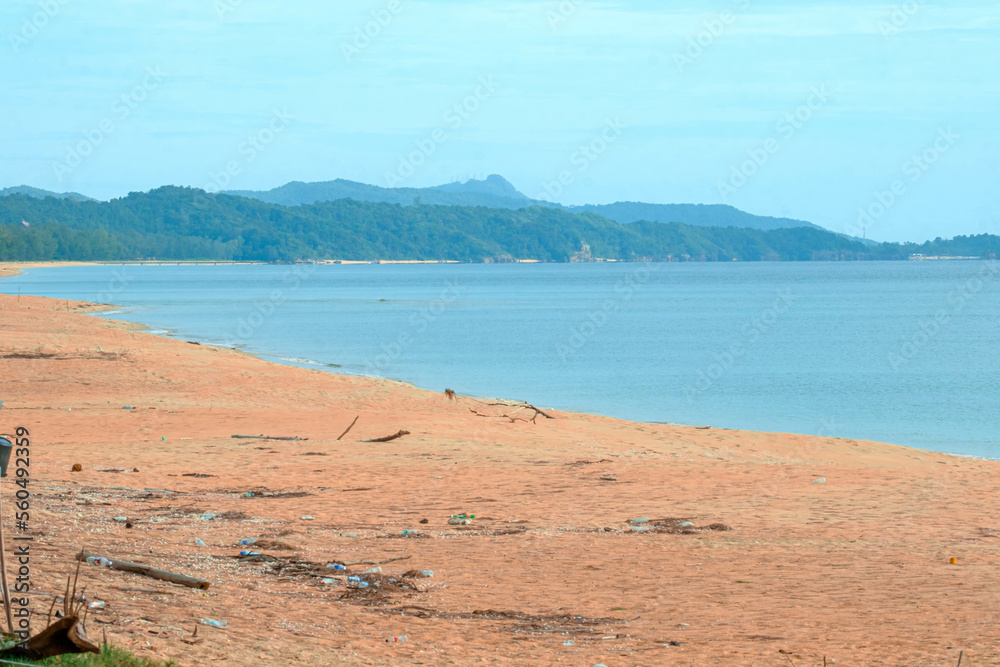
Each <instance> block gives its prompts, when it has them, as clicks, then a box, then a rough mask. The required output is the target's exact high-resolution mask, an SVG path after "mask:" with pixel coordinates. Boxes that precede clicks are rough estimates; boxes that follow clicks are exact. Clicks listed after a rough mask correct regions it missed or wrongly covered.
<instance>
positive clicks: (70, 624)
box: [0, 563, 101, 660]
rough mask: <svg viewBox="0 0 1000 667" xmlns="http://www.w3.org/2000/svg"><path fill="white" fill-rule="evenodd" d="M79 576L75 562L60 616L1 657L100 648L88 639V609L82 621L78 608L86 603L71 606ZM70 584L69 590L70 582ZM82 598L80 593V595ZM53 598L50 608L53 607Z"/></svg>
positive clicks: (38, 657)
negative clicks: (74, 571)
mask: <svg viewBox="0 0 1000 667" xmlns="http://www.w3.org/2000/svg"><path fill="white" fill-rule="evenodd" d="M79 579H80V564H79V563H77V566H76V574H75V575H73V576H71V577H66V593H65V594H64V595H63V617H62V618H60V619H58V620H57V621H56V622H55V623H52V624H51V625H49V626H48V627H46V628H45V629H44V630H42V631H41V632H39V633H38V634H37V635H35V636H34V637H31V638H30V639H27V640H25V641H23V642H20V643H18V644H14V645H13V646H11V647H9V648H6V649H4V650H3V651H0V658H27V659H28V660H44V659H45V658H52V657H55V656H57V655H64V654H66V653H98V654H99V653H100V652H101V649H100V648H99V647H98V646H97V645H96V644H94V643H93V642H91V641H90V640H89V639H87V632H86V630H85V629H84V623H85V621H86V616H87V612H86V611H84V618H83V620H81V619H80V611H81V610H86V604H87V603H86V602H83V601H81V602H79V603H78V604H76V605H74V604H73V600H75V599H76V584H77V582H78V581H79ZM71 583H72V590H71V589H70V584H71ZM81 597H82V596H81ZM55 602H56V601H55V599H54V598H53V600H52V609H54V608H55ZM52 609H49V620H50V621H51V620H52Z"/></svg>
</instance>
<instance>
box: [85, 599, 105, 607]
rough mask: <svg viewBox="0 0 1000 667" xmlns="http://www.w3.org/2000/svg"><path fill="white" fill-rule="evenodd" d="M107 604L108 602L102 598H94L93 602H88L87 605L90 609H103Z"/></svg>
mask: <svg viewBox="0 0 1000 667" xmlns="http://www.w3.org/2000/svg"><path fill="white" fill-rule="evenodd" d="M107 606H108V603H107V602H105V601H104V600H94V601H93V602H88V603H87V607H88V608H90V609H104V608H105V607H107Z"/></svg>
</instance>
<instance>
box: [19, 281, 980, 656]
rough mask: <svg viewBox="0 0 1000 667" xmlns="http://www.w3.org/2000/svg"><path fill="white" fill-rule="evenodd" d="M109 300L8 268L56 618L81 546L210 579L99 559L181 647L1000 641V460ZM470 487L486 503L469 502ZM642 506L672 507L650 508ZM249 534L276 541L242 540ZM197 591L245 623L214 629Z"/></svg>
mask: <svg viewBox="0 0 1000 667" xmlns="http://www.w3.org/2000/svg"><path fill="white" fill-rule="evenodd" d="M0 270H2V269H0ZM94 309H95V308H94V307H93V306H91V305H88V304H81V303H74V302H65V301H54V300H47V299H40V298H34V297H21V298H20V300H19V301H18V300H17V298H16V297H8V296H0V355H2V358H0V400H4V401H6V407H5V408H4V409H2V410H0V433H11V432H13V431H14V429H15V428H16V427H18V426H23V427H26V428H27V429H29V431H30V433H31V443H32V444H31V462H30V471H31V475H32V477H31V479H32V482H31V484H32V486H31V487H30V490H31V493H32V497H31V499H30V503H31V511H30V524H29V534H30V535H31V536H33V538H34V542H33V544H32V547H31V548H32V561H31V578H32V586H33V587H34V590H33V592H32V607H33V609H34V611H35V613H36V614H37V615H38V618H36V621H35V628H36V629H38V628H40V627H41V626H42V624H43V618H44V616H45V614H46V613H47V611H48V608H49V605H50V604H51V601H52V596H53V595H55V594H58V592H59V591H61V589H62V586H63V582H64V579H65V574H66V573H67V572H68V571H69V570H70V569H71V567H73V565H74V560H73V558H74V554H75V553H76V552H77V551H78V550H80V549H81V548H85V549H86V550H87V551H90V552H93V553H99V554H101V555H107V556H111V557H116V558H122V559H125V560H130V561H138V562H142V563H147V564H150V565H152V566H154V567H158V568H162V569H165V570H170V571H174V572H179V573H183V574H188V575H191V576H196V577H201V578H204V579H207V580H209V581H210V582H211V588H209V589H208V590H207V591H200V590H195V589H189V588H184V587H179V586H174V585H171V584H167V583H165V582H158V581H155V580H152V579H149V578H145V577H142V576H139V575H134V574H127V573H123V572H117V571H109V570H106V569H101V568H97V567H85V568H84V570H83V578H84V580H85V584H86V587H87V595H88V597H89V598H91V599H100V600H104V601H106V602H107V608H106V609H105V610H103V611H99V612H92V613H91V614H90V618H89V620H88V631H89V633H90V636H91V637H97V638H101V637H102V635H103V633H105V632H106V633H107V637H108V639H109V640H110V641H112V642H116V643H119V644H121V645H123V646H126V647H129V648H131V649H132V650H134V651H135V652H137V653H138V654H140V655H144V656H148V657H159V658H163V659H173V660H175V661H176V662H177V664H179V665H219V664H224V665H288V664H309V665H330V664H344V665H405V664H424V665H475V664H490V665H494V664H498V665H529V664H531V665H534V664H539V665H546V664H555V663H563V664H567V665H587V666H590V665H594V664H596V663H603V664H605V665H608V666H609V667H618V666H622V665H668V664H669V665H790V664H794V665H799V666H802V665H822V664H823V660H824V657H825V659H826V660H827V664H844V665H871V664H879V665H954V664H955V663H956V662H957V661H958V654H959V651H960V650H961V651H964V652H965V654H964V655H965V661H964V662H963V664H964V665H987V664H998V663H1000V628H998V627H997V623H998V620H1000V619H998V605H997V592H996V591H998V590H1000V569H998V567H997V566H998V561H1000V555H998V552H997V545H998V543H1000V520H998V519H997V518H996V516H995V514H996V511H995V509H994V508H995V507H996V506H997V501H998V496H1000V492H998V486H1000V474H998V473H1000V464H998V463H995V462H990V461H980V460H974V459H963V458H958V457H953V456H947V455H942V454H935V453H930V452H924V451H919V450H913V449H907V448H903V447H897V446H892V445H885V444H877V443H871V442H863V441H853V440H839V439H830V438H820V437H805V436H796V435H783V434H771V433H752V432H740V431H728V430H717V429H696V428H691V427H678V426H666V425H652V424H641V423H630V422H624V421H619V420H615V419H610V418H605V417H597V416H590V415H582V414H569V413H555V412H554V413H551V416H552V417H554V419H548V418H546V417H545V416H542V415H539V416H538V417H537V419H535V421H534V422H531V421H527V420H525V419H523V418H524V417H530V416H531V415H532V414H533V412H532V411H531V410H520V411H517V412H515V411H514V409H508V408H503V407H501V406H488V405H484V404H483V403H482V402H481V401H478V400H476V399H473V398H469V397H463V396H459V397H458V398H457V399H456V400H449V398H448V397H446V396H445V395H444V393H443V390H444V389H445V388H444V387H442V388H441V390H442V393H434V392H428V391H422V390H418V389H415V388H413V387H411V386H408V385H404V384H401V383H396V382H391V381H376V380H369V379H362V378H352V377H345V376H338V375H334V374H331V373H325V372H321V371H313V370H308V369H302V368H295V367H290V366H282V365H278V364H273V363H268V362H265V361H262V360H260V359H257V358H254V357H251V356H248V355H245V354H241V353H238V352H234V351H231V350H224V349H219V348H213V347H209V346H204V345H193V344H189V343H186V342H184V341H175V340H170V339H166V338H161V337H156V336H153V335H150V334H147V333H143V332H142V331H140V330H138V329H137V328H136V327H133V326H130V325H127V324H123V323H118V322H110V321H104V320H101V319H98V318H95V317H92V316H88V315H86V313H87V312H92V311H93V310H94ZM454 389H456V390H457V391H459V392H461V389H462V388H461V387H454ZM125 405H129V406H134V408H135V409H132V410H124V409H122V408H123V406H125ZM473 411H475V412H478V413H481V414H485V415H491V416H485V417H484V416H479V415H478V414H476V413H475V412H473ZM503 413H509V414H511V417H512V418H504V417H502V416H499V415H502V414H503ZM359 415H360V418H359V419H358V422H357V424H356V426H355V427H354V428H353V430H351V432H350V433H349V434H348V435H347V436H346V437H344V438H343V440H340V441H338V440H337V437H338V436H339V435H340V434H341V433H342V432H343V431H344V429H345V428H347V426H348V424H350V423H351V421H352V420H353V419H354V418H355V417H356V416H359ZM399 430H407V431H409V432H410V434H409V435H406V436H404V437H402V438H399V439H396V440H393V441H391V442H387V443H370V442H363V441H364V440H369V439H373V438H378V437H381V436H387V435H389V434H393V433H396V432H398V431H399ZM234 434H246V435H258V434H267V435H271V436H285V437H293V436H294V437H299V438H302V440H299V441H277V440H260V439H234V438H232V437H231V436H232V435H234ZM74 464H80V466H81V467H82V471H80V472H73V471H72V467H73V465H74ZM821 478H824V479H825V483H818V482H817V480H819V479H821ZM15 488H16V487H14V485H13V479H12V478H8V479H7V480H5V482H4V484H3V495H4V500H5V501H6V502H5V517H4V518H5V526H6V528H7V531H8V533H7V534H8V549H9V550H12V547H11V546H10V545H11V541H10V537H11V536H12V535H16V534H22V533H19V531H18V530H17V529H16V527H15V526H14V524H13V518H12V517H13V515H12V514H11V509H12V508H11V504H12V502H13V494H14V492H15ZM247 494H252V495H247ZM205 513H212V514H215V515H216V516H215V518H213V519H202V518H199V517H200V516H201V515H203V514H205ZM460 513H469V514H475V515H476V518H475V519H474V520H472V522H471V524H469V525H449V524H448V520H449V517H450V516H451V515H453V514H460ZM119 516H123V517H127V518H128V520H129V522H130V525H131V526H132V527H131V528H129V527H127V526H126V524H124V523H121V522H117V521H115V520H114V519H115V517H119ZM303 517H312V518H311V519H310V518H303ZM637 517H648V518H649V519H651V520H653V521H652V522H651V523H650V524H645V525H646V526H647V527H648V526H650V525H652V526H653V529H652V530H649V531H644V532H636V531H633V530H632V528H631V527H630V526H629V520H630V519H633V518H637ZM424 519H426V521H427V522H426V523H422V520H424ZM682 521H684V522H690V523H691V524H692V525H691V526H686V525H681V523H680V522H682ZM709 526H711V528H709ZM725 528H729V529H728V530H726V529H725ZM403 531H418V532H417V533H415V534H413V535H407V536H404V535H402V534H401V533H402V532H403ZM345 533H346V534H348V535H344V534H345ZM351 534H354V535H356V537H354V536H350V535H351ZM243 538H255V539H257V540H258V543H257V545H255V546H254V547H249V548H250V549H254V550H256V551H260V552H261V553H262V554H264V557H263V558H261V559H258V560H255V561H251V562H244V561H240V560H238V559H236V558H234V557H235V556H237V555H238V554H239V552H240V550H241V549H247V548H248V547H240V546H238V545H237V542H238V541H239V540H240V539H243ZM196 539H200V540H202V541H203V542H204V543H205V546H199V545H197V544H196V542H195V540H196ZM952 557H954V558H956V559H957V564H951V563H950V562H949V559H950V558H952ZM363 560H370V561H378V562H380V561H390V562H387V563H385V564H384V565H382V568H383V573H382V575H366V576H367V580H368V583H369V584H370V586H369V588H367V589H352V588H348V587H346V586H344V585H342V584H343V582H341V581H339V580H335V581H334V583H324V582H323V580H322V577H333V576H339V575H342V574H343V573H342V572H339V571H335V570H333V569H328V568H326V567H325V565H326V564H327V563H333V562H340V563H343V562H353V561H363ZM366 567H370V565H368V564H359V565H353V566H351V567H349V568H348V574H360V572H362V571H363V570H364V569H365V568H366ZM409 570H432V571H433V572H434V576H433V577H432V578H419V579H406V578H402V577H401V576H400V575H402V574H404V573H406V572H407V571H409ZM393 580H394V581H393ZM375 584H379V585H378V586H376V585H375ZM202 618H213V619H222V620H225V621H227V623H228V627H227V628H226V629H222V630H220V629H215V628H212V627H208V626H204V625H201V626H200V627H199V628H198V632H197V636H196V637H194V638H192V632H193V630H194V629H195V627H196V626H198V622H199V619H202ZM402 635H405V636H407V638H408V641H406V642H405V643H387V642H386V640H387V639H389V638H392V637H394V636H402ZM671 642H674V643H675V644H679V645H671Z"/></svg>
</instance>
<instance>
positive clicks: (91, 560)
mask: <svg viewBox="0 0 1000 667" xmlns="http://www.w3.org/2000/svg"><path fill="white" fill-rule="evenodd" d="M87 565H96V566H97V567H111V561H110V560H108V559H107V558H100V557H98V556H88V557H87Z"/></svg>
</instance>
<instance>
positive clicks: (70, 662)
mask: <svg viewBox="0 0 1000 667" xmlns="http://www.w3.org/2000/svg"><path fill="white" fill-rule="evenodd" d="M5 660H8V661H9V662H15V663H20V664H25V665H45V667H171V666H172V665H174V663H173V662H160V661H158V660H147V659H146V658H140V657H138V656H135V655H132V654H131V653H129V652H128V651H126V650H124V649H120V648H115V647H113V646H108V645H104V646H102V647H101V654H100V655H96V654H94V653H84V654H79V655H60V656H57V657H55V658H49V659H48V660H43V661H42V662H32V661H30V660H19V659H16V658H5Z"/></svg>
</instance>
